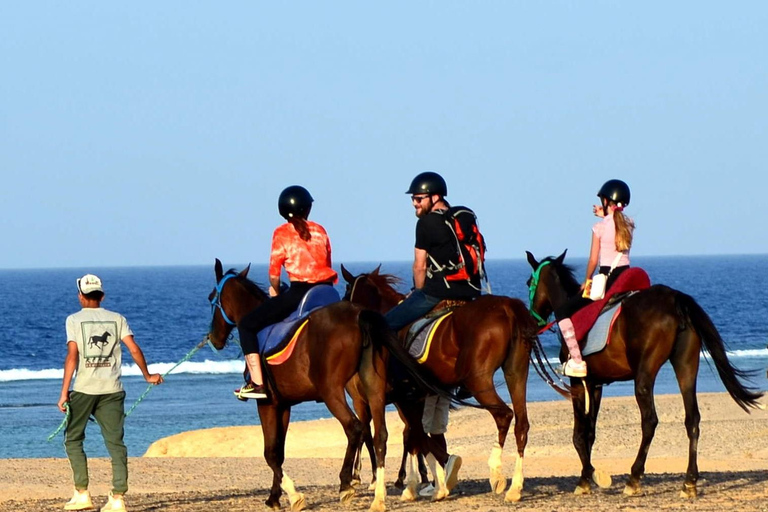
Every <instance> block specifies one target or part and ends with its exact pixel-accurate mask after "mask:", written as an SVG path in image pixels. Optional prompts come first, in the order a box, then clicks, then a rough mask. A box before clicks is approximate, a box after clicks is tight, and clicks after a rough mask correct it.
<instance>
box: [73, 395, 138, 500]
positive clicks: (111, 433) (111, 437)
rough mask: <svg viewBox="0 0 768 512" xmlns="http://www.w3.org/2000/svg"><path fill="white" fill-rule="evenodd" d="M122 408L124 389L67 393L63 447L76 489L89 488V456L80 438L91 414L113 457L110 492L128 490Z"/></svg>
mask: <svg viewBox="0 0 768 512" xmlns="http://www.w3.org/2000/svg"><path fill="white" fill-rule="evenodd" d="M124 407H125V391H120V392H119V393H112V394H109V395H86V394H85V393H78V392H77V391H72V392H71V393H70V394H69V412H70V418H69V422H68V423H67V430H66V433H65V434H64V448H65V449H66V451H67V457H68V458H69V465H70V466H71V467H72V475H73V477H74V480H75V488H76V489H80V490H83V489H87V488H88V459H87V458H86V456H85V451H84V450H83V441H84V440H85V427H86V425H87V424H88V418H89V417H90V416H91V415H93V417H94V418H96V422H97V423H98V424H99V427H101V435H102V437H103V438H104V444H105V445H106V447H107V451H108V452H109V456H110V458H111V459H112V492H113V493H114V494H124V493H125V492H126V491H128V449H127V448H126V447H125V443H124V442H123V426H124V424H125V410H124Z"/></svg>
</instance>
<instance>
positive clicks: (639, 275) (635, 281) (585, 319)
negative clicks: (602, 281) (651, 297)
mask: <svg viewBox="0 0 768 512" xmlns="http://www.w3.org/2000/svg"><path fill="white" fill-rule="evenodd" d="M650 286H651V279H650V278H649V277H648V274H647V273H646V272H645V270H643V269H642V268H640V267H629V268H628V269H627V270H625V271H624V272H622V273H621V274H619V277H617V278H616V282H614V283H613V284H612V285H611V288H610V289H609V290H607V291H606V292H605V297H603V299H602V300H596V301H594V302H593V303H592V304H587V305H586V306H584V307H583V308H581V309H580V310H578V311H577V312H576V313H574V314H573V316H571V322H573V328H574V330H575V331H576V339H577V340H579V341H581V340H582V339H584V337H585V336H586V335H587V333H588V332H589V330H590V329H591V328H592V326H593V325H594V324H595V321H596V320H597V317H598V316H600V312H601V311H602V310H603V307H604V306H605V303H606V302H608V299H610V298H611V297H612V296H613V295H616V294H618V293H623V292H632V291H637V290H645V289H646V288H649V287H650Z"/></svg>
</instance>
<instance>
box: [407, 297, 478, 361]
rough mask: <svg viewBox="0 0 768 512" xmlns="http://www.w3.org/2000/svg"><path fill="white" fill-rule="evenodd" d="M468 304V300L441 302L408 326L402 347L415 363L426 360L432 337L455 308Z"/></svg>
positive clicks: (446, 300)
mask: <svg viewBox="0 0 768 512" xmlns="http://www.w3.org/2000/svg"><path fill="white" fill-rule="evenodd" d="M468 302H469V301H468V300H456V299H445V300H441V301H440V302H438V303H437V304H436V305H435V307H434V308H432V311H430V312H429V313H427V314H426V315H424V316H423V317H422V318H419V319H418V320H416V321H415V322H413V323H412V324H411V325H409V326H408V332H407V333H406V334H405V339H404V340H403V347H405V349H406V350H407V351H408V353H409V354H410V355H411V356H412V357H413V358H414V359H416V362H418V363H419V364H421V363H423V362H424V361H426V360H427V357H428V356H429V347H430V344H431V342H432V337H433V336H434V334H435V331H437V328H438V326H439V325H440V323H442V321H443V320H445V319H446V318H447V317H448V316H449V315H450V314H451V313H453V311H454V310H455V309H456V308H459V307H461V306H463V305H465V304H466V303H468Z"/></svg>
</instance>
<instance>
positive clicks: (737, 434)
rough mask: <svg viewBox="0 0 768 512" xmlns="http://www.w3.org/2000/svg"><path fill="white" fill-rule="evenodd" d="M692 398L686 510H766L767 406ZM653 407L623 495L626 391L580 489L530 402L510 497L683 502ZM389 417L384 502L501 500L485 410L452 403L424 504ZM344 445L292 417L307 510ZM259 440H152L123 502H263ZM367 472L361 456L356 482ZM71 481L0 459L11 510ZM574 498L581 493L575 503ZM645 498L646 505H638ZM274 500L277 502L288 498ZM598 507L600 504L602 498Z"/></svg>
mask: <svg viewBox="0 0 768 512" xmlns="http://www.w3.org/2000/svg"><path fill="white" fill-rule="evenodd" d="M698 398H699V409H700V412H701V417H702V420H701V437H700V439H699V456H698V460H699V471H700V473H701V478H700V481H699V482H700V485H699V493H700V497H699V498H698V499H697V500H694V501H692V502H689V505H690V506H693V509H695V510H711V509H713V508H722V507H724V506H729V507H732V508H733V507H734V506H735V507H736V508H738V509H739V510H768V505H762V504H763V503H768V500H767V499H766V498H768V423H767V422H766V419H768V413H767V412H766V411H763V410H754V411H752V413H751V414H747V413H745V412H743V411H742V410H741V409H740V408H739V407H738V406H737V405H736V404H735V403H734V402H733V401H732V400H731V398H730V397H729V396H728V395H727V394H726V393H702V394H699V395H698ZM656 405H657V413H658V416H659V425H658V428H657V430H656V436H655V438H654V441H653V443H652V445H651V449H650V452H649V456H648V462H647V464H646V478H645V480H644V483H643V485H644V488H643V489H644V492H643V494H642V495H641V496H640V497H636V498H626V497H624V496H623V495H622V490H623V485H624V481H625V480H626V476H627V474H628V472H629V470H630V466H631V464H632V462H633V460H634V457H635V454H636V452H637V448H638V446H639V442H640V423H639V412H638V410H637V406H636V404H635V401H634V397H609V398H604V399H603V403H602V407H601V412H600V417H599V420H598V431H597V440H596V442H595V447H594V450H593V462H594V465H595V466H596V467H599V468H600V469H603V470H605V471H608V472H609V473H611V474H612V475H614V479H613V485H612V486H611V488H609V489H607V490H599V491H597V490H596V491H595V492H594V493H593V494H592V495H590V496H586V497H574V496H573V489H574V488H575V485H576V480H577V476H578V474H579V473H580V463H579V461H578V457H577V455H576V452H575V450H574V448H573V445H572V443H571V436H572V432H571V428H572V411H571V406H570V403H569V402H567V401H565V400H558V401H550V402H531V403H529V404H528V414H529V420H530V422H531V429H530V432H529V442H528V446H527V448H526V452H525V455H526V457H525V462H524V469H525V475H526V478H527V480H526V483H525V488H524V494H523V501H522V502H521V503H519V504H518V505H517V506H523V507H524V508H525V509H526V510H542V511H543V510H554V509H560V508H569V509H580V508H582V506H583V507H584V510H587V509H589V510H616V508H617V507H619V508H625V507H623V506H620V504H621V503H624V502H623V501H622V500H630V501H629V502H626V503H628V504H636V505H637V506H639V507H650V506H655V507H657V508H665V505H664V504H665V503H666V504H675V503H677V504H679V505H682V504H683V501H681V500H680V499H679V498H678V496H677V494H678V491H679V488H680V487H681V486H682V481H683V477H684V472H685V469H686V465H687V455H688V454H687V452H688V439H687V437H686V434H685V428H684V424H683V421H684V412H683V407H682V399H681V397H680V396H679V395H659V396H657V397H656ZM387 420H388V421H387V426H388V430H389V441H388V452H387V473H386V475H387V476H386V480H387V490H388V500H387V503H388V506H389V507H390V508H391V509H397V510H411V508H410V507H414V508H413V509H414V510H415V507H417V506H418V507H423V506H429V507H435V509H440V510H447V511H458V510H466V509H472V508H475V509H480V510H486V509H488V508H489V507H490V508H493V507H499V506H503V496H496V495H493V494H491V493H489V492H488V490H489V485H488V481H487V474H488V466H487V458H488V455H489V453H490V448H491V445H492V443H493V441H494V440H495V437H496V436H495V426H494V424H493V421H492V420H491V418H490V415H489V414H488V413H487V412H486V411H482V410H474V409H468V408H465V409H461V410H458V411H452V412H451V419H450V424H449V427H448V433H447V435H446V437H447V439H448V446H449V451H450V452H451V453H456V454H459V455H461V456H462V457H463V459H464V464H463V465H462V469H461V473H460V475H459V476H460V483H459V485H458V486H457V488H456V490H454V492H453V493H452V495H451V497H449V499H448V500H447V501H446V502H441V503H434V504H432V503H430V502H429V501H427V500H424V499H422V500H419V501H417V502H416V503H414V504H405V503H401V502H400V501H399V493H400V492H399V491H398V490H397V489H395V488H394V487H393V486H392V485H391V483H392V482H393V481H394V479H395V477H396V472H397V469H398V467H399V464H400V456H401V453H402V451H401V446H402V445H401V429H402V423H400V421H399V419H397V416H396V413H389V414H388V416H387ZM94 435H95V433H94ZM344 445H345V439H344V436H343V433H342V432H341V427H340V426H339V424H338V422H336V421H335V420H332V419H331V420H311V421H302V422H295V423H291V427H290V429H289V433H288V440H287V443H286V462H285V464H284V468H285V470H286V473H287V474H288V475H290V477H291V478H293V480H294V481H295V482H296V486H297V489H298V490H299V491H300V492H304V493H305V494H306V497H307V501H308V503H309V506H310V507H311V508H312V510H336V509H337V508H338V501H337V499H338V496H337V490H338V472H339V470H340V465H341V457H342V456H343V447H344ZM261 450H262V443H261V429H260V427H258V426H249V427H222V428H215V429H206V430H198V431H191V432H184V433H181V434H177V435H175V436H171V437H168V438H164V439H161V440H158V441H156V442H155V443H153V445H152V446H151V447H150V449H149V450H148V451H147V454H145V456H143V457H130V458H129V471H130V477H129V478H130V480H129V484H130V487H131V489H130V491H129V493H128V495H127V506H128V507H129V508H130V509H131V510H132V511H134V510H147V511H149V510H158V509H162V510H183V511H196V510H206V508H205V507H206V506H207V507H208V509H210V505H211V504H212V503H214V502H220V503H218V506H219V507H220V508H221V509H224V510H249V509H252V508H253V507H254V506H258V507H262V506H263V502H264V500H265V499H266V498H267V495H268V492H269V491H268V488H269V486H270V484H271V480H272V475H271V470H270V469H269V468H268V467H267V465H266V463H265V461H264V460H263V458H262V457H261ZM515 452H516V450H515V448H514V438H513V437H512V435H511V434H510V436H509V437H508V439H507V445H506V447H505V451H504V456H503V459H502V460H503V463H504V468H505V471H506V473H507V476H508V477H509V476H510V475H511V473H512V469H513V465H514V461H515V458H516V453H515ZM158 454H159V455H161V456H157V455H158ZM90 468H91V482H92V483H91V492H92V493H93V495H94V499H95V502H96V501H98V503H97V506H98V505H99V504H101V502H102V501H104V497H105V496H106V494H107V492H108V491H109V479H110V467H109V461H108V460H107V459H105V458H93V459H90ZM369 474H370V462H369V461H368V459H367V456H366V457H365V458H364V463H363V481H364V482H366V483H367V482H368V481H369V476H368V475H369ZM365 487H366V486H365V485H364V486H361V488H360V489H359V492H358V497H356V498H355V500H354V501H353V508H355V509H360V508H362V507H365V508H367V506H368V505H369V504H370V499H371V496H372V493H370V492H368V491H367V490H365ZM71 488H72V487H71V475H70V472H69V466H68V463H67V460H66V458H56V459H0V503H2V504H4V506H8V507H9V508H12V509H14V510H21V511H27V510H28V511H32V510H41V509H42V510H48V509H50V508H60V506H61V505H63V503H64V502H65V501H66V500H67V499H69V497H70V495H71ZM580 498H581V499H582V500H583V501H581V502H579V499H580ZM648 498H652V500H653V503H655V504H654V505H652V503H646V500H647V499H648ZM572 500H575V501H572ZM659 500H661V501H659ZM711 500H717V501H716V502H713V501H711ZM282 501H283V505H284V506H285V505H287V498H285V497H284V499H283V500H282ZM580 503H583V505H582V504H580ZM206 504H207V505H206ZM689 505H686V508H689ZM705 505H706V506H705ZM604 506H605V507H607V508H601V507H604ZM700 506H701V507H703V508H699V507H700ZM198 507H199V508H198ZM326 507H327V508H326ZM530 507H533V508H530ZM750 507H752V508H750ZM759 507H763V508H759Z"/></svg>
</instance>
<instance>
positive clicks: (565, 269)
mask: <svg viewBox="0 0 768 512" xmlns="http://www.w3.org/2000/svg"><path fill="white" fill-rule="evenodd" d="M543 261H548V262H549V263H550V264H551V265H552V267H553V268H554V269H555V271H556V272H557V277H559V278H560V282H561V283H563V288H564V289H565V293H566V294H567V295H568V296H569V297H570V296H571V295H574V294H576V292H577V291H579V288H580V287H581V281H579V280H578V279H576V276H575V275H574V273H575V271H576V269H575V268H574V267H572V266H571V265H566V264H565V263H562V262H560V261H558V258H555V257H553V256H547V257H546V258H544V260H543Z"/></svg>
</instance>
